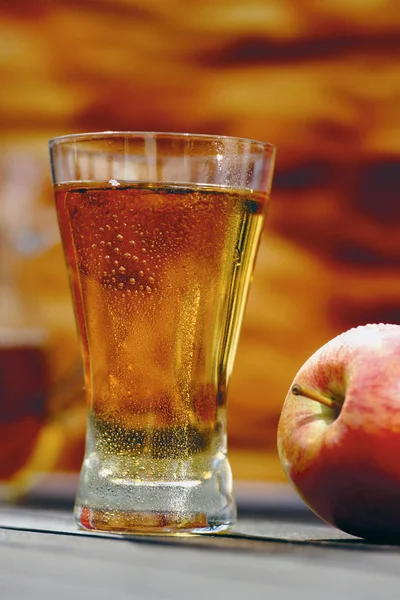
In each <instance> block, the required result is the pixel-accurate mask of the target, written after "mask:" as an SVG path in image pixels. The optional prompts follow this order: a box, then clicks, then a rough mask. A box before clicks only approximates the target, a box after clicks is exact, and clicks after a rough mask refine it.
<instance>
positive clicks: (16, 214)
mask: <svg viewBox="0 0 400 600" xmlns="http://www.w3.org/2000/svg"><path fill="white" fill-rule="evenodd" d="M0 7H1V13H0V48H1V52H0V76H1V81H2V94H1V95H0V114H1V130H0V173H1V179H0V182H1V185H0V206H1V213H0V214H1V220H0V221H1V222H0V253H1V254H0V257H1V263H0V269H1V271H0V275H1V279H0V293H1V296H0V436H1V438H2V440H3V441H2V442H1V444H0V479H1V477H2V471H1V468H2V467H1V465H3V467H4V465H6V464H7V465H10V464H13V465H14V467H12V468H11V470H12V469H13V468H15V470H16V471H18V472H20V469H21V468H22V467H23V466H24V465H25V466H26V464H28V463H29V469H31V470H35V469H36V470H38V471H41V470H42V471H43V470H51V471H55V472H59V473H65V472H72V473H74V472H76V471H77V470H78V469H79V466H80V461H81V458H82V452H83V436H84V427H85V413H84V401H83V396H82V392H81V387H82V383H81V373H80V369H79V354H78V346H77V342H76V337H75V326H74V320H73V313H72V308H71V302H70V296H69V290H68V284H67V278H66V272H65V267H64V262H63V257H62V252H61V248H60V244H59V234H58V229H57V223H56V217H55V211H54V207H53V198H52V192H51V185H50V173H49V165H48V154H47V141H48V139H49V138H51V137H53V136H57V135H62V134H67V133H77V132H84V131H102V130H133V131H134V130H138V131H143V130H152V131H156V130H158V131H186V132H195V133H210V134H226V135H235V136H243V137H250V138H255V139H259V140H263V141H268V142H272V143H274V144H275V145H276V146H277V147H278V157H277V167H276V175H275V181H274V185H273V194H272V204H271V209H270V214H269V217H268V219H267V223H266V228H265V233H264V236H263V241H262V244H261V248H260V252H259V257H258V262H257V267H256V272H255V276H254V282H253V287H252V290H251V294H250V299H249V303H248V307H247V313H246V317H245V322H244V325H243V330H242V336H241V340H240V344H239V350H238V354H237V359H236V363H235V370H234V375H233V378H232V382H231V388H230V397H229V410H228V415H229V417H228V419H229V444H230V454H231V460H232V466H233V470H234V475H235V477H236V478H237V479H249V480H263V481H281V480H283V479H284V476H283V473H282V471H281V468H280V465H279V461H278V458H277V454H276V449H275V443H276V426H277V421H278V418H279V412H280V408H281V405H282V402H283V400H284V398H285V395H286V392H287V390H288V387H289V385H290V383H291V381H292V379H293V377H294V375H295V373H296V372H297V370H298V369H299V367H300V366H301V365H302V363H303V362H304V361H305V360H306V358H308V356H309V355H310V354H311V353H312V352H313V351H314V350H316V349H317V348H318V347H319V346H320V345H322V344H323V343H324V342H326V341H327V340H328V339H330V338H331V337H333V336H334V335H336V334H337V333H339V332H341V331H343V330H345V329H348V328H349V327H352V326H355V325H359V324H364V323H367V322H381V321H388V322H393V323H400V276H399V267H400V197H399V196H400V194H399V191H400V173H399V156H400V114H399V112H400V108H399V107H400V103H399V100H400V68H399V65H400V11H399V10H398V6H397V2H396V0H357V1H356V0H353V1H352V2H344V1H343V0H326V1H325V2H316V1H315V0H302V1H301V2H298V1H296V0H247V1H246V2H244V1H239V0H212V1H211V0H192V1H191V2H187V1H183V0H168V2H167V1H165V0H68V1H67V0H59V1H58V2H51V1H50V0H36V2H34V3H33V2H31V1H30V0H26V1H25V0H13V1H12V2H7V1H6V0H3V1H2V2H0ZM21 347H22V348H25V350H26V348H28V350H29V351H28V353H27V354H26V353H25V354H24V357H23V358H21V357H20V358H18V359H17V360H16V361H15V362H14V367H10V364H11V363H10V356H11V354H10V352H11V350H10V348H14V351H15V348H20V349H21ZM38 349H39V354H38V352H37V350H38ZM34 361H36V362H35V364H36V365H37V364H39V365H42V363H43V364H45V373H44V374H43V376H42V378H41V380H40V381H39V382H38V381H34V382H33V383H32V388H31V390H30V392H29V393H30V396H29V394H28V392H27V391H26V389H22V388H23V386H22V387H21V381H23V380H24V377H25V378H26V377H28V374H29V369H31V370H32V368H33V367H32V364H33V362H34ZM38 361H39V362H38ZM40 368H42V367H41V366H39V367H37V366H36V367H35V368H34V369H33V370H34V372H35V373H36V374H38V373H39V372H40ZM13 369H14V371H13ZM38 369H39V371H38ZM13 386H14V387H15V386H16V387H17V388H18V389H17V391H16V390H15V389H14V388H13ZM41 386H42V387H41ZM24 394H25V395H24ZM17 397H18V398H17ZM27 397H29V399H30V400H29V401H31V399H32V398H33V399H34V400H32V402H33V404H34V406H33V408H32V407H31V409H29V411H28V413H29V414H28V416H25V417H24V418H22V420H21V414H22V413H21V411H22V408H21V406H22V405H23V403H24V402H25V401H26V402H27V400H26V398H27ZM38 398H39V400H38ZM11 399H12V400H11ZM11 403H12V405H13V406H14V407H17V408H18V406H20V405H21V406H20V409H18V410H20V412H18V410H17V408H15V410H14V409H13V410H10V408H9V407H10V405H11ZM18 403H19V404H18ZM17 405H18V406H17ZM20 413H21V414H20ZM1 415H3V416H4V415H5V417H4V418H2V416H1ZM46 415H47V417H46ZM48 415H51V418H53V419H54V423H53V425H54V428H53V430H52V431H47V433H46V435H42V433H41V425H40V424H41V422H42V421H43V418H48ZM40 436H42V438H41V441H40V444H39V445H40V451H38V440H39V438H40ZM28 438H29V439H31V440H32V442H31V443H28V444H27V445H26V447H25V449H24V450H21V448H19V450H18V449H17V443H18V444H19V443H20V442H21V441H22V440H27V439H28ZM13 461H14V462H13ZM29 461H30V462H29ZM3 471H4V472H3V477H8V476H9V474H8V475H7V474H5V473H6V471H7V469H6V468H3ZM24 476H26V473H25V475H24Z"/></svg>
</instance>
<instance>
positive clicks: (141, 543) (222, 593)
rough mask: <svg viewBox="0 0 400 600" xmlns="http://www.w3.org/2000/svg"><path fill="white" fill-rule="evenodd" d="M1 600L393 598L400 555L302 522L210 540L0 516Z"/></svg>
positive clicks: (28, 513)
mask: <svg viewBox="0 0 400 600" xmlns="http://www.w3.org/2000/svg"><path fill="white" fill-rule="evenodd" d="M0 598H1V600H9V599H10V600H47V599H48V598H49V599H50V598H51V599H53V598H54V599H56V600H64V599H65V600H67V599H68V600H69V599H75V598H76V599H77V600H80V599H83V600H91V599H96V600H103V599H104V600H110V599H111V600H120V599H121V600H125V599H127V600H128V599H129V600H133V599H136V598H145V599H149V600H153V599H158V598H162V599H164V598H165V599H171V600H172V599H173V600H179V598H185V599H186V598H189V599H190V600H197V599H203V598H204V599H207V600H211V599H213V598H218V600H220V599H225V598H226V599H229V600H236V599H239V598H240V599H241V600H243V599H244V600H250V599H260V600H261V599H268V600H270V599H271V600H273V599H275V598H277V599H278V598H279V600H286V599H290V600H292V599H296V600H301V599H303V598H304V600H306V599H307V600H314V599H315V600H317V599H318V600H321V599H322V600H331V599H332V600H333V599H335V600H338V599H340V600H342V599H347V598H349V599H352V600H357V599H358V598H360V599H363V600H368V599H374V600H376V599H377V598H378V599H379V600H380V599H382V600H389V599H392V598H393V599H396V600H398V599H399V598H400V547H396V546H389V545H388V546H386V545H373V544H367V543H365V542H363V541H362V540H359V539H357V538H353V537H351V536H349V535H346V534H344V533H341V532H339V531H337V530H335V529H333V528H331V527H329V526H327V525H324V524H323V523H321V522H320V521H318V520H317V519H316V518H315V517H313V516H311V515H310V514H309V513H308V512H305V511H304V512H301V511H300V512H296V511H294V510H293V509H286V511H283V513H282V512H281V513H279V510H278V511H276V512H275V514H272V513H270V514H267V515H265V514H264V515H261V514H258V515H256V516H252V517H250V516H248V515H247V516H246V515H243V516H242V517H241V518H240V519H239V521H238V524H237V526H236V527H235V529H234V531H233V532H231V533H230V534H228V535H227V534H224V535H218V536H210V535H203V536H191V537H133V536H120V535H101V534H93V533H86V532H80V531H78V530H77V528H76V526H75V524H74V521H73V518H72V514H71V511H70V509H63V510H62V509H57V510H55V509H54V508H43V507H42V508H37V507H36V508H32V507H31V508H27V507H10V506H5V505H3V506H0Z"/></svg>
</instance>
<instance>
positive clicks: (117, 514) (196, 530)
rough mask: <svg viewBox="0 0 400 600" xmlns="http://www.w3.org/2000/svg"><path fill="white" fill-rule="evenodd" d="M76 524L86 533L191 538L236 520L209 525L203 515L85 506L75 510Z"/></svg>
mask: <svg viewBox="0 0 400 600" xmlns="http://www.w3.org/2000/svg"><path fill="white" fill-rule="evenodd" d="M75 514H76V520H77V524H78V526H79V527H80V528H81V529H85V530H86V531H103V532H109V533H127V534H135V535H192V534H200V533H220V532H222V531H227V530H229V529H230V528H231V527H232V526H233V525H234V523H235V519H231V520H229V521H224V522H221V521H216V522H210V520H209V519H208V518H207V515H205V514H198V515H194V516H193V517H191V518H188V515H185V514H181V515H180V514H177V513H170V514H168V513H155V512H149V513H131V512H124V511H120V510H113V511H105V510H98V509H93V508H89V507H87V506H82V507H77V508H76V509H75Z"/></svg>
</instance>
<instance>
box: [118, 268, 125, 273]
mask: <svg viewBox="0 0 400 600" xmlns="http://www.w3.org/2000/svg"><path fill="white" fill-rule="evenodd" d="M118 271H119V272H120V273H125V271H126V269H125V267H120V268H119V269H118Z"/></svg>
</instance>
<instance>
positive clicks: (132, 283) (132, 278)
mask: <svg viewBox="0 0 400 600" xmlns="http://www.w3.org/2000/svg"><path fill="white" fill-rule="evenodd" d="M129 283H130V284H131V285H135V283H136V279H135V278H134V277H131V278H130V280H129Z"/></svg>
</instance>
